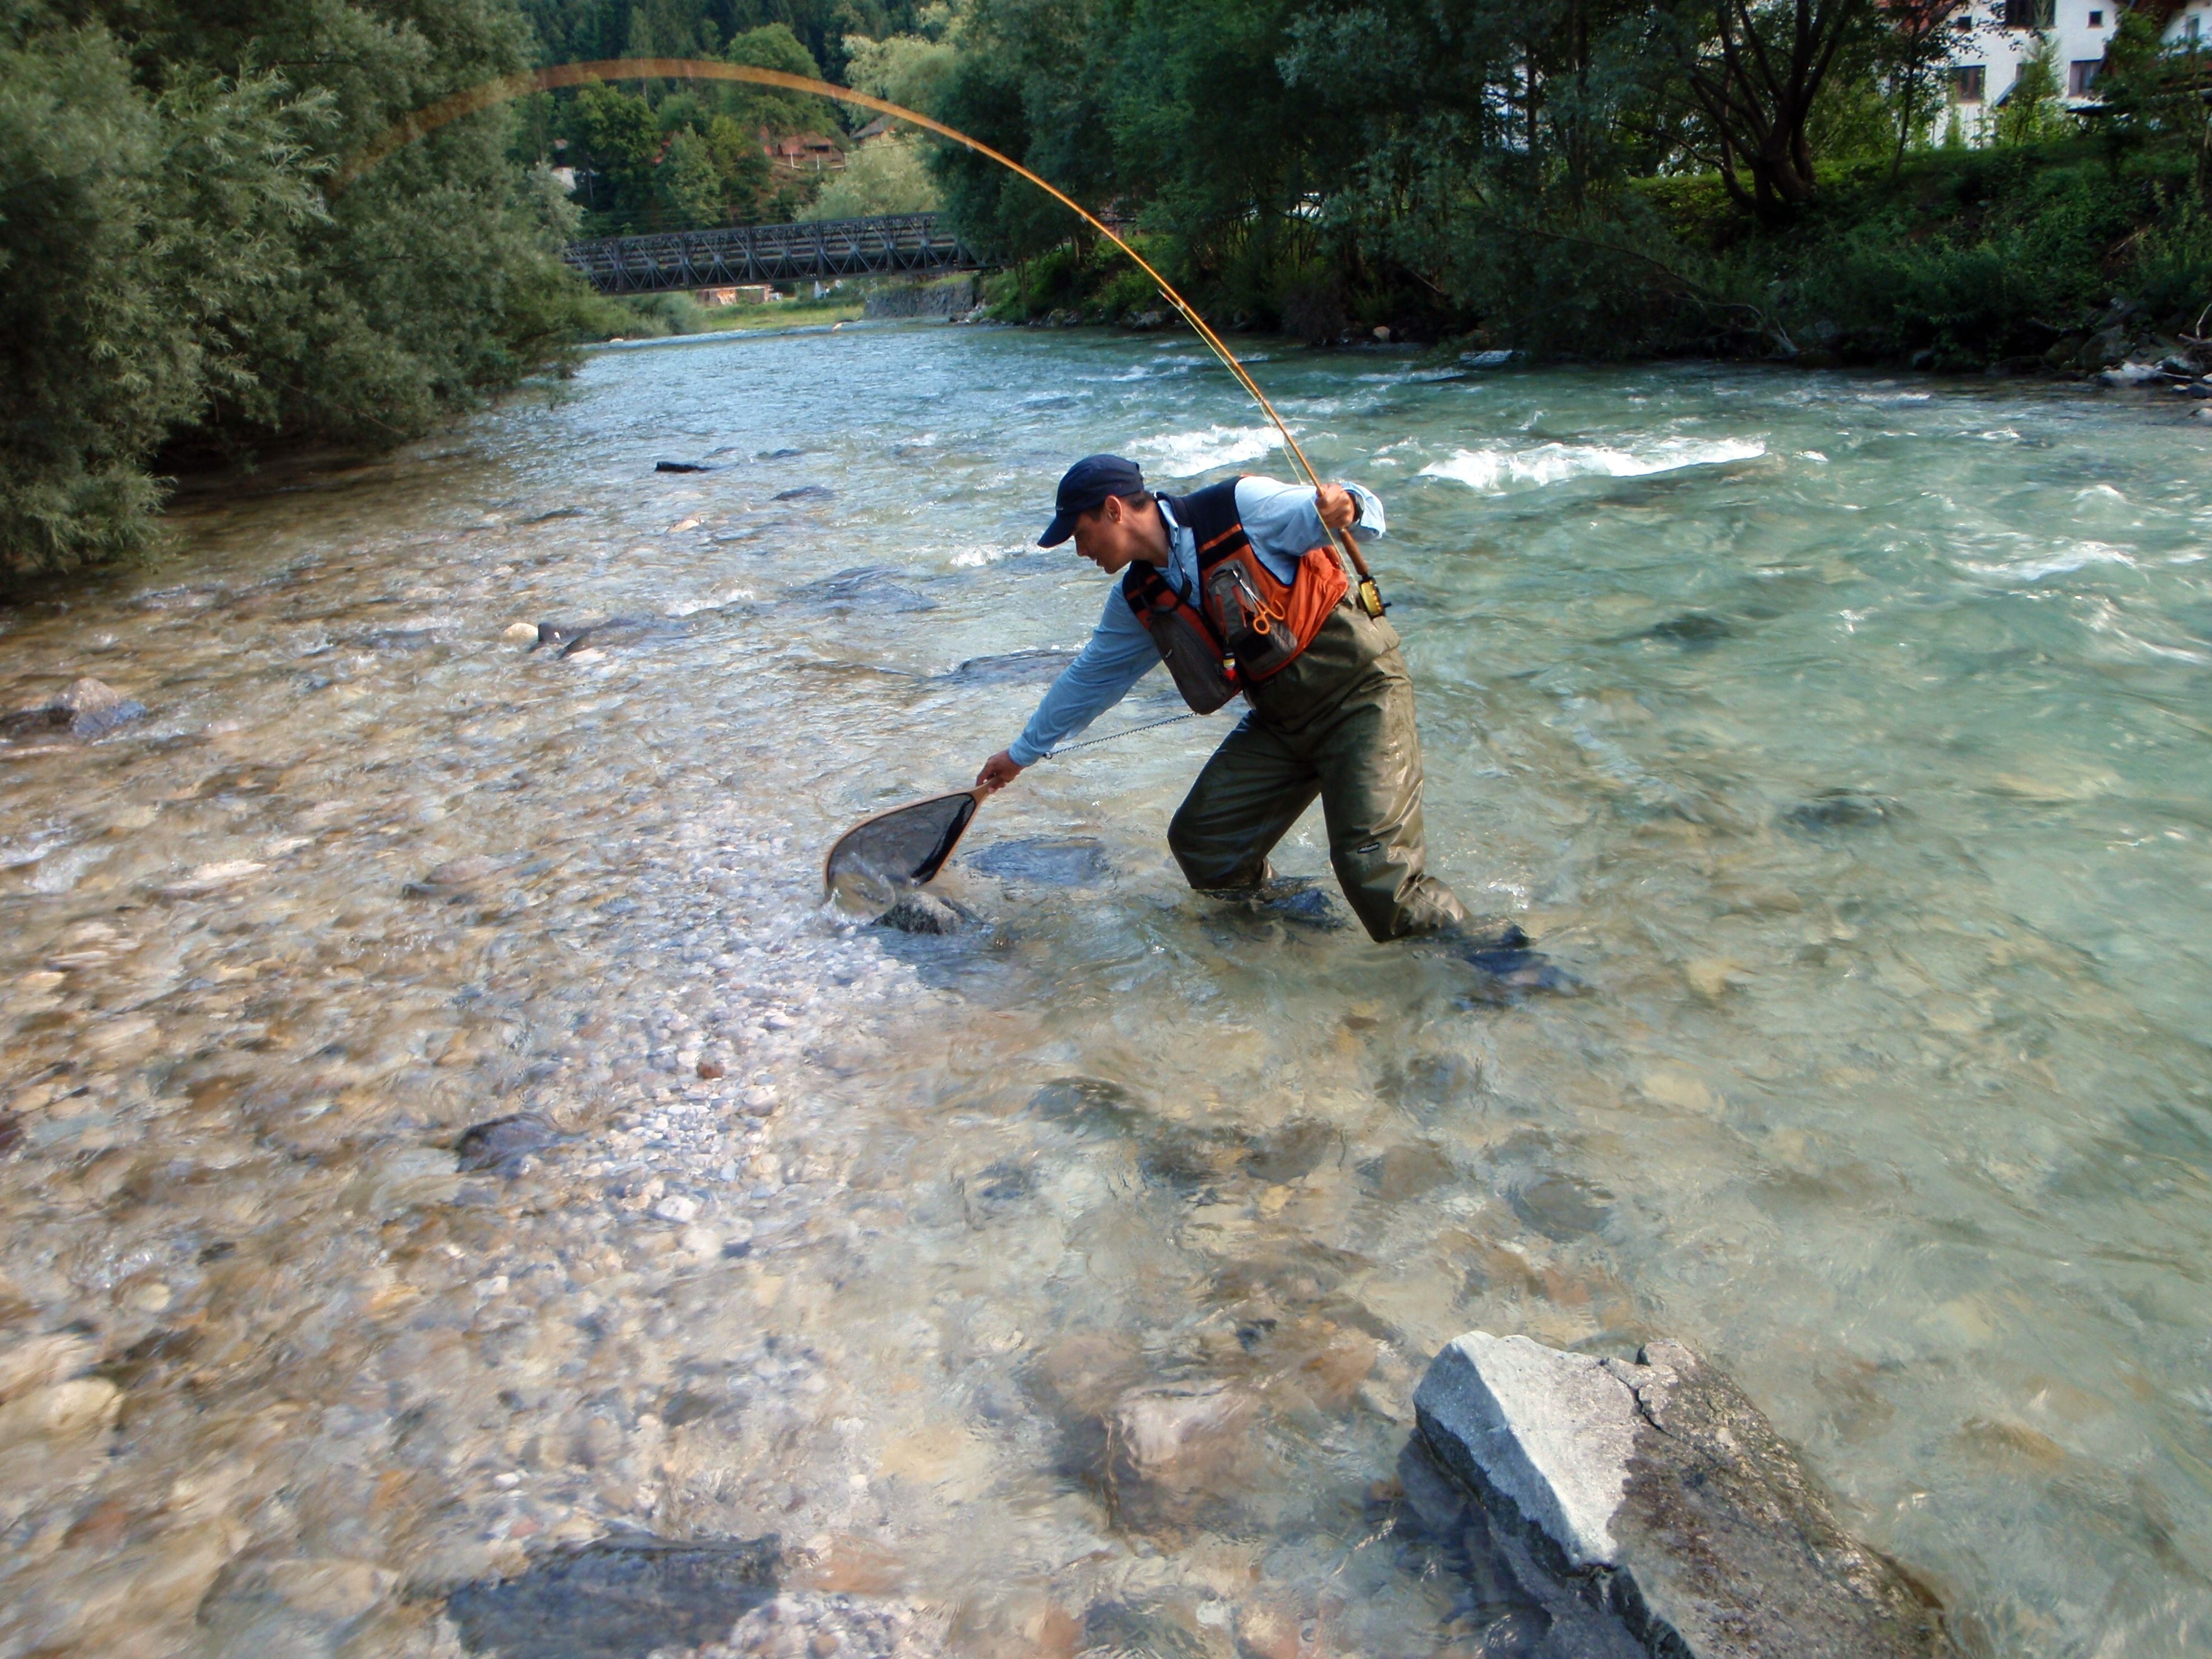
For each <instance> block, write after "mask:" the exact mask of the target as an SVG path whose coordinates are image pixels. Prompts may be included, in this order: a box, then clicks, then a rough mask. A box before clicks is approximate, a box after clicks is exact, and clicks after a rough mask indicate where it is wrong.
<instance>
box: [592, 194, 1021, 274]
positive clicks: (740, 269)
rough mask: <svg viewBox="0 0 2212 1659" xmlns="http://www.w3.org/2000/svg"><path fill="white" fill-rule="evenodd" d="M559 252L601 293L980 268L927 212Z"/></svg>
mask: <svg viewBox="0 0 2212 1659" xmlns="http://www.w3.org/2000/svg"><path fill="white" fill-rule="evenodd" d="M562 258H565V259H566V260H567V261H568V264H570V265H571V266H573V267H574V269H575V270H578V271H579V272H580V273H581V274H582V275H583V276H584V278H585V280H586V281H587V282H589V283H591V284H592V287H594V288H596V289H599V292H600V293H602V294H665V293H669V292H671V291H673V290H675V289H699V288H726V287H730V286H732V285H734V284H737V283H793V282H806V281H814V282H829V281H832V280H834V279H836V278H837V277H839V276H883V275H886V274H889V273H891V272H896V271H906V272H911V273H914V274H916V275H931V274H934V273H937V272H940V271H952V270H980V269H981V261H980V260H978V259H977V258H975V254H974V253H972V252H969V250H968V249H967V248H966V247H964V246H962V245H961V241H960V239H959V238H958V237H957V236H956V235H955V234H953V233H952V230H951V227H950V226H947V225H943V224H940V223H939V220H938V216H937V215H936V214H933V213H895V214H886V215H884V216H882V217H880V218H874V219H825V220H822V221H820V222H817V223H814V224H803V225H732V226H728V227H726V228H723V229H720V230H685V231H674V232H670V233H667V234H663V235H659V236H616V237H610V238H609V239H607V240H605V241H599V242H571V243H569V244H568V247H567V249H566V250H565V251H564V252H563V253H562Z"/></svg>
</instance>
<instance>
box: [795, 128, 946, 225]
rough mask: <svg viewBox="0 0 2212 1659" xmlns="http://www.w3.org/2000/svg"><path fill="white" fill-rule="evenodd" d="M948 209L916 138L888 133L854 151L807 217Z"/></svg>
mask: <svg viewBox="0 0 2212 1659" xmlns="http://www.w3.org/2000/svg"><path fill="white" fill-rule="evenodd" d="M942 205H943V201H942V198H941V197H939V195H938V191H937V181H936V180H935V179H932V178H931V177H930V176H929V168H928V167H927V164H926V163H925V162H924V161H923V160H922V155H921V143H920V142H919V141H918V140H916V139H912V138H906V137H900V136H899V135H897V134H896V133H886V134H885V135H884V136H883V137H880V138H872V139H870V140H869V141H868V142H867V143H865V144H863V145H861V146H860V149H857V150H856V151H854V154H853V158H852V159H851V160H850V161H848V162H846V164H845V170H844V171H843V172H842V173H837V174H836V175H835V176H833V177H832V178H831V179H830V180H829V183H827V184H826V185H823V186H822V191H821V194H819V195H818V196H817V197H815V198H814V200H813V203H812V204H811V205H810V206H809V207H808V208H807V209H806V210H805V211H804V212H803V213H801V214H800V215H799V217H800V218H801V219H865V218H868V217H870V216H873V215H876V214H878V213H934V212H935V211H936V210H938V209H939V207H940V206H942Z"/></svg>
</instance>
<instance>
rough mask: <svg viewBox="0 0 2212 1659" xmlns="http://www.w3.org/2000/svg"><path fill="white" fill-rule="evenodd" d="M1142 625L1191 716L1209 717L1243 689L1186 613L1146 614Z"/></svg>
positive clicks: (1178, 607)
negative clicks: (1187, 706)
mask: <svg viewBox="0 0 2212 1659" xmlns="http://www.w3.org/2000/svg"><path fill="white" fill-rule="evenodd" d="M1144 622H1145V629H1146V632H1147V633H1149V634H1150V635H1152V643H1153V644H1154V645H1156V646H1158V647H1159V653H1160V660H1161V661H1163V662H1164V663H1165V664H1167V665H1168V672H1169V673H1170V674H1172V675H1173V676H1175V683H1176V690H1178V691H1180V692H1182V700H1183V701H1184V702H1187V703H1188V704H1189V705H1190V706H1191V708H1192V711H1193V712H1194V713H1196V714H1212V712H1213V711H1214V710H1215V709H1217V708H1220V707H1221V705H1222V704H1224V703H1225V702H1228V701H1229V700H1230V699H1231V697H1234V696H1236V695H1237V693H1238V692H1239V691H1241V690H1243V689H1244V688H1243V685H1242V684H1240V683H1239V682H1238V680H1237V672H1236V671H1235V670H1234V669H1232V668H1231V667H1230V666H1229V665H1227V664H1225V662H1223V661H1222V659H1221V650H1220V647H1218V646H1217V645H1215V644H1214V642H1213V641H1212V639H1211V638H1209V637H1208V636H1207V635H1206V629H1205V626H1204V624H1202V623H1200V621H1199V619H1198V618H1197V617H1194V615H1192V614H1191V612H1190V611H1188V610H1187V609H1186V608H1184V607H1183V606H1182V605H1176V606H1174V607H1173V608H1172V609H1166V610H1157V611H1146V613H1145V615H1144Z"/></svg>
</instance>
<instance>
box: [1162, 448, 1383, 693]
mask: <svg viewBox="0 0 2212 1659" xmlns="http://www.w3.org/2000/svg"><path fill="white" fill-rule="evenodd" d="M1160 499H1161V500H1162V501H1164V502H1165V503H1166V505H1167V507H1168V510H1169V511H1170V512H1171V513H1174V514H1175V518H1176V523H1178V524H1180V525H1182V526H1183V527H1184V528H1185V529H1186V530H1188V531H1189V532H1191V534H1192V535H1193V536H1194V537H1196V538H1197V539H1198V590H1199V591H1198V603H1197V605H1191V604H1190V603H1188V601H1187V600H1185V599H1183V597H1182V595H1181V594H1180V593H1177V592H1176V591H1175V589H1174V588H1173V587H1171V586H1169V585H1168V580H1167V577H1166V575H1165V574H1164V572H1163V571H1162V570H1161V569H1160V568H1159V567H1158V566H1157V565H1153V564H1147V563H1144V562H1139V563H1136V564H1133V565H1131V566H1130V567H1129V568H1128V570H1127V572H1126V573H1124V574H1123V575H1122V578H1121V593H1122V597H1123V598H1125V599H1127V600H1128V602H1129V607H1130V609H1131V610H1133V611H1135V612H1136V613H1137V620H1138V621H1139V622H1141V623H1144V625H1145V629H1146V632H1147V633H1149V634H1151V635H1152V643H1153V644H1154V645H1156V646H1158V647H1159V652H1160V657H1161V659H1162V660H1163V661H1164V662H1165V663H1166V664H1167V665H1168V671H1169V672H1170V673H1171V674H1173V675H1174V676H1175V683H1176V690H1179V691H1181V692H1182V696H1183V701H1184V702H1187V703H1188V704H1189V705H1190V706H1191V707H1192V708H1194V709H1196V710H1197V711H1198V712H1199V713H1200V714H1211V713H1212V711H1213V710H1215V709H1217V708H1220V707H1221V705H1222V704H1224V703H1225V702H1228V701H1229V700H1230V699H1231V697H1233V696H1236V695H1237V693H1238V692H1240V691H1242V690H1244V689H1245V688H1246V687H1247V686H1251V685H1256V684H1259V683H1260V682H1261V681H1262V680H1264V679H1267V678H1270V677H1271V676H1273V675H1275V674H1279V673H1280V672H1282V671H1283V670H1284V669H1285V668H1288V667H1289V666H1290V665H1291V664H1292V663H1294V662H1296V661H1297V659H1298V655H1299V653H1302V652H1303V651H1304V649H1305V648H1306V647H1308V646H1309V645H1311V644H1312V643H1313V640H1314V635H1316V634H1318V633H1320V632H1321V625H1322V623H1324V622H1326V621H1328V613H1329V612H1330V611H1334V610H1335V609H1336V607H1337V605H1339V604H1340V603H1341V602H1342V601H1343V599H1344V597H1345V595H1346V592H1349V591H1350V588H1351V583H1350V580H1349V579H1348V578H1346V575H1345V574H1344V565H1343V562H1342V561H1341V560H1340V558H1339V557H1338V556H1337V551H1336V549H1335V548H1334V547H1332V546H1330V545H1328V544H1326V543H1324V544H1322V545H1321V546H1319V547H1310V548H1308V549H1307V550H1306V551H1305V553H1304V555H1303V556H1301V557H1300V559H1299V561H1298V568H1297V571H1296V572H1295V573H1294V575H1293V578H1292V580H1291V581H1290V582H1289V583H1288V584H1285V583H1283V582H1281V581H1279V580H1276V577H1275V573H1274V572H1273V571H1272V570H1270V569H1268V568H1267V564H1266V562H1264V561H1263V560H1262V559H1261V557H1260V556H1259V555H1258V554H1257V553H1255V551H1253V549H1252V541H1251V538H1249V536H1247V535H1246V534H1245V533H1244V525H1243V520H1240V519H1239V518H1238V517H1237V480H1236V479H1234V478H1229V479H1225V480H1224V481H1223V482H1221V483H1217V484H1208V485H1207V486H1206V488H1205V489H1197V490H1193V491H1192V492H1191V493H1190V494H1189V495H1165V496H1162V497H1161V498H1160Z"/></svg>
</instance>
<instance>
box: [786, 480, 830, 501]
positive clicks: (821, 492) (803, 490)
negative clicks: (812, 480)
mask: <svg viewBox="0 0 2212 1659" xmlns="http://www.w3.org/2000/svg"><path fill="white" fill-rule="evenodd" d="M836 493H837V492H836V490H834V489H830V488H829V485H828V484H800V485H799V486H798V487H797V488H796V489H779V490H777V491H776V492H775V495H771V496H769V500H770V501H829V499H830V498H831V497H833V496H835V495H836Z"/></svg>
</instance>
